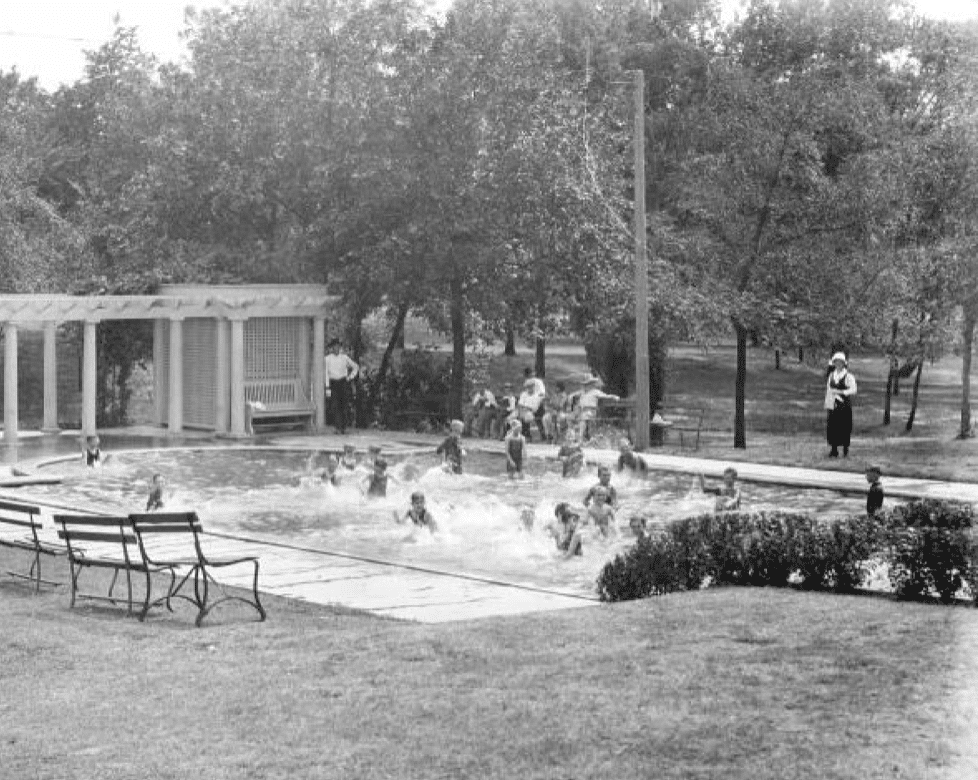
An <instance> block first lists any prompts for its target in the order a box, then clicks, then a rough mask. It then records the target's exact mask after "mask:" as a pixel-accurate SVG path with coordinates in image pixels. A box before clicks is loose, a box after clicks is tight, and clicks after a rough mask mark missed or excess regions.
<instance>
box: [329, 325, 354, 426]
mask: <svg viewBox="0 0 978 780" xmlns="http://www.w3.org/2000/svg"><path fill="white" fill-rule="evenodd" d="M323 368H324V369H325V374H326V381H327V382H329V401H330V406H331V407H332V408H333V424H334V425H335V426H336V432H337V433H339V434H344V433H346V408H347V406H349V403H350V380H351V379H353V378H355V377H356V375H357V374H358V373H360V366H358V365H357V364H356V363H354V362H353V360H352V359H350V356H349V355H347V354H346V353H345V352H343V351H342V349H341V348H340V340H339V339H333V340H332V341H330V342H329V353H328V354H327V355H326V356H325V357H324V358H323Z"/></svg>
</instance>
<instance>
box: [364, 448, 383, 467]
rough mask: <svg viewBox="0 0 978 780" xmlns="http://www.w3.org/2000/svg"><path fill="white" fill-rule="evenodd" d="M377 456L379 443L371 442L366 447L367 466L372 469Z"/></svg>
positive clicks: (378, 454) (378, 455)
mask: <svg viewBox="0 0 978 780" xmlns="http://www.w3.org/2000/svg"><path fill="white" fill-rule="evenodd" d="M379 457H380V445H379V444H371V445H370V446H369V447H367V466H369V467H370V468H371V469H372V468H373V466H374V462H375V461H376V460H377V458H379Z"/></svg>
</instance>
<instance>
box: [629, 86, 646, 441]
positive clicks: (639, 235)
mask: <svg viewBox="0 0 978 780" xmlns="http://www.w3.org/2000/svg"><path fill="white" fill-rule="evenodd" d="M633 77H634V79H635V140H634V146H635V449H637V450H645V449H647V448H648V446H649V259H648V255H647V253H646V247H645V73H644V71H642V70H636V71H633Z"/></svg>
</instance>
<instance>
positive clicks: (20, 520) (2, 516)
mask: <svg viewBox="0 0 978 780" xmlns="http://www.w3.org/2000/svg"><path fill="white" fill-rule="evenodd" d="M40 515H41V509H40V507H36V506H33V505H31V504H21V503H17V502H15V501H0V547H10V548H13V549H15V550H24V551H26V552H28V553H29V554H30V556H31V567H30V569H29V570H28V572H27V574H24V573H23V572H16V571H8V572H7V574H9V575H10V576H11V577H17V578H18V579H22V580H30V581H31V582H33V583H34V590H35V591H39V590H40V589H41V583H44V584H45V585H60V584H61V583H60V582H53V581H51V580H45V579H43V578H42V577H41V556H42V555H47V556H50V557H56V556H59V555H65V554H66V552H67V551H66V550H65V548H64V547H61V546H60V545H56V544H53V543H51V542H47V541H44V540H43V539H41V537H40V536H39V535H38V532H39V531H41V528H42V525H41V518H40Z"/></svg>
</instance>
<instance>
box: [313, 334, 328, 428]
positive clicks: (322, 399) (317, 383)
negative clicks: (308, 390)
mask: <svg viewBox="0 0 978 780" xmlns="http://www.w3.org/2000/svg"><path fill="white" fill-rule="evenodd" d="M325 354H326V319H325V318H324V317H313V318H312V402H313V403H314V404H315V405H316V430H320V431H321V430H322V429H323V428H324V427H326V372H325V369H324V368H323V357H324V356H325Z"/></svg>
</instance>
